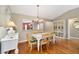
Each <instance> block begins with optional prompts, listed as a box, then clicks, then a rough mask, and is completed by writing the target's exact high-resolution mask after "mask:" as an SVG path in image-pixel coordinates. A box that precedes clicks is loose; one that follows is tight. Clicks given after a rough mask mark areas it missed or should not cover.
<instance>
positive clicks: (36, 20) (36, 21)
mask: <svg viewBox="0 0 79 59" xmlns="http://www.w3.org/2000/svg"><path fill="white" fill-rule="evenodd" d="M33 21H34V22H35V23H41V22H43V21H44V20H43V19H41V18H39V5H37V18H36V19H34V20H33Z"/></svg>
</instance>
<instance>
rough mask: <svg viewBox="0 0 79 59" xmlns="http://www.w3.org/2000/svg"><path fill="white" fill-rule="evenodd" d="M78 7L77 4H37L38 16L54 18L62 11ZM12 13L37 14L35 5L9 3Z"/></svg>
mask: <svg viewBox="0 0 79 59" xmlns="http://www.w3.org/2000/svg"><path fill="white" fill-rule="evenodd" d="M77 7H79V5H40V6H39V17H40V18H45V19H54V18H56V17H58V16H60V15H62V14H63V13H65V12H67V11H70V10H72V9H75V8H77ZM10 8H11V10H12V12H13V13H18V14H23V15H28V16H34V17H36V16H37V6H36V5H11V6H10Z"/></svg>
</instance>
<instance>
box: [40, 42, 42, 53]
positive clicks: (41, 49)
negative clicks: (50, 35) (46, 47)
mask: <svg viewBox="0 0 79 59" xmlns="http://www.w3.org/2000/svg"><path fill="white" fill-rule="evenodd" d="M40 46H41V52H42V44H41V43H40Z"/></svg>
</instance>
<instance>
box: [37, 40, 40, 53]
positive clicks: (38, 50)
mask: <svg viewBox="0 0 79 59" xmlns="http://www.w3.org/2000/svg"><path fill="white" fill-rule="evenodd" d="M39 43H40V40H38V45H37V47H38V52H39Z"/></svg>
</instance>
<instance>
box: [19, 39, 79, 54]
mask: <svg viewBox="0 0 79 59" xmlns="http://www.w3.org/2000/svg"><path fill="white" fill-rule="evenodd" d="M18 47H19V54H79V40H78V39H72V40H67V39H66V40H65V39H62V40H60V41H57V42H56V44H53V43H51V44H50V46H49V48H48V49H46V47H47V46H45V45H44V46H43V49H42V52H41V51H40V52H38V51H37V48H36V47H35V48H33V50H32V51H31V53H30V52H29V49H28V43H26V42H25V43H19V45H18Z"/></svg>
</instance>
